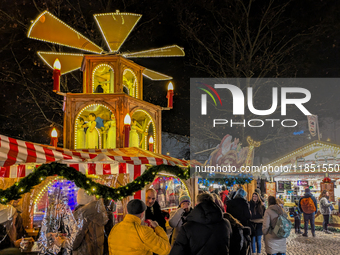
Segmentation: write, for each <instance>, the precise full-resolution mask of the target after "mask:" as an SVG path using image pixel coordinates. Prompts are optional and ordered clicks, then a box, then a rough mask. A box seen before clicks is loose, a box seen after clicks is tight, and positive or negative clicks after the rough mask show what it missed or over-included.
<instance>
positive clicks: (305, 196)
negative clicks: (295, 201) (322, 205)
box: [299, 192, 318, 212]
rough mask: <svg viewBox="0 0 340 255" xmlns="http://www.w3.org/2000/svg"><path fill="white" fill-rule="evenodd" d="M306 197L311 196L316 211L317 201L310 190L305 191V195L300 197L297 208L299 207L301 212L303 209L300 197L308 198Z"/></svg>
mask: <svg viewBox="0 0 340 255" xmlns="http://www.w3.org/2000/svg"><path fill="white" fill-rule="evenodd" d="M308 197H310V198H312V200H313V202H314V205H315V209H316V211H315V212H317V211H318V203H317V201H316V198H315V197H314V196H313V195H312V193H310V192H309V193H305V195H304V196H303V197H302V198H300V200H299V209H300V211H301V212H303V210H302V208H301V199H303V198H308Z"/></svg>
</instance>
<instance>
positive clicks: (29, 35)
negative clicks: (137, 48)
mask: <svg viewBox="0 0 340 255" xmlns="http://www.w3.org/2000/svg"><path fill="white" fill-rule="evenodd" d="M43 15H49V16H51V17H52V18H54V19H56V20H57V21H59V22H60V23H61V24H63V25H65V26H66V27H68V28H69V29H71V30H72V31H73V32H75V33H76V34H77V35H78V36H80V37H82V38H83V39H85V40H86V41H88V42H89V43H91V44H92V45H93V46H95V47H96V48H98V51H93V50H88V49H84V48H80V47H75V46H72V45H66V44H62V43H59V42H53V41H48V40H45V39H41V38H36V37H33V36H31V32H32V29H33V28H34V26H35V25H36V23H37V22H38V21H39V20H40V18H41V17H42V16H43ZM27 37H28V38H32V39H36V40H39V41H43V42H49V43H54V44H59V45H63V46H67V47H70V48H74V49H79V50H83V51H88V52H94V53H99V54H100V53H102V52H103V49H101V48H100V47H99V46H98V45H96V44H95V43H93V42H91V41H90V40H89V39H87V38H86V37H85V36H83V35H82V34H81V33H79V32H78V31H76V30H75V29H73V28H72V27H70V26H69V25H67V24H66V23H65V22H63V21H61V20H60V19H58V18H57V17H55V16H54V15H52V14H51V13H50V12H48V11H44V12H42V13H41V14H40V15H39V16H38V18H36V19H35V20H34V21H33V23H32V25H31V26H30V28H29V30H28V33H27ZM99 49H100V51H99Z"/></svg>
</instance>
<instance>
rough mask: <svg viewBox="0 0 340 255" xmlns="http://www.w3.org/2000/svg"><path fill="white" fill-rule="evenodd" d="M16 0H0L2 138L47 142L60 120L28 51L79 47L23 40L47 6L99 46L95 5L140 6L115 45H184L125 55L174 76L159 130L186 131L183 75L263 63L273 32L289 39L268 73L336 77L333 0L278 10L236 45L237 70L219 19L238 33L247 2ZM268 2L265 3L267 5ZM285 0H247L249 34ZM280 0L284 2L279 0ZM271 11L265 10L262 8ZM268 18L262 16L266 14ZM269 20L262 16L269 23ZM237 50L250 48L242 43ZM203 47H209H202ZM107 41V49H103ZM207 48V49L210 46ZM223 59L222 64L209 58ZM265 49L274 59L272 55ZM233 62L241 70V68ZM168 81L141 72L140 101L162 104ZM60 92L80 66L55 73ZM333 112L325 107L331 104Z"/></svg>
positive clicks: (253, 68) (249, 68)
mask: <svg viewBox="0 0 340 255" xmlns="http://www.w3.org/2000/svg"><path fill="white" fill-rule="evenodd" d="M184 2H187V1H170V0H168V1H156V0H148V1H143V0H132V1H110V0H106V1H104V0H102V1H80V0H79V1H74V0H68V1H64V0H51V1H39V0H36V1H32V0H27V1H18V0H2V1H1V3H0V37H1V40H0V54H1V62H0V84H1V88H2V93H1V95H0V98H1V103H0V106H1V107H0V109H1V110H0V133H1V134H3V135H7V136H10V137H14V138H18V139H23V140H27V141H33V142H37V143H48V140H49V133H50V130H51V127H52V126H56V127H57V128H59V129H61V128H62V123H63V112H62V103H61V99H62V98H61V97H60V96H57V95H55V94H54V93H53V92H52V79H51V77H52V72H51V70H50V69H49V68H48V67H47V66H46V65H45V64H44V63H43V62H42V60H40V59H39V57H38V56H37V54H36V52H37V51H38V50H40V51H61V52H79V51H77V50H73V49H70V48H66V47H60V46H54V45H52V44H48V43H44V42H40V41H36V40H32V39H28V38H27V37H26V34H27V29H28V28H29V26H30V21H31V20H34V19H35V18H36V16H37V15H38V14H39V13H40V12H42V11H44V10H48V11H50V12H51V13H52V14H54V15H55V16H57V17H59V18H60V19H61V20H62V21H64V22H66V23H67V24H68V25H70V26H71V27H73V28H74V29H76V30H77V31H79V32H80V33H82V34H83V35H84V36H86V37H87V38H89V39H90V40H92V41H93V42H95V43H96V44H97V45H100V46H102V47H104V48H105V43H104V41H103V40H102V37H101V34H100V31H99V29H98V27H97V25H96V24H95V21H94V19H93V14H95V13H104V12H115V11H116V10H120V11H121V12H132V13H139V14H142V15H143V16H142V19H141V20H140V21H139V23H138V25H137V26H136V27H135V29H134V30H133V31H132V33H131V34H130V36H129V37H128V39H127V40H126V42H125V43H124V45H123V47H122V48H121V52H125V51H139V50H146V49H151V48H154V47H161V46H167V45H172V44H177V45H179V46H181V47H184V49H185V52H186V56H185V57H183V58H164V59H160V58H159V59H157V58H155V59H154V58H152V59H151V58H150V59H133V61H135V62H137V63H138V64H140V65H142V66H145V67H147V68H150V69H152V70H155V71H159V72H161V73H164V74H167V75H170V76H172V77H174V79H173V82H174V84H175V96H174V109H173V110H171V111H163V114H162V118H163V123H162V129H163V131H166V132H171V133H177V134H182V135H190V129H189V126H190V125H189V115H190V112H189V109H190V103H189V96H190V91H189V84H190V77H235V76H236V75H237V74H239V75H240V76H239V77H248V75H249V73H252V75H253V77H256V76H258V75H261V70H263V69H265V68H267V67H266V66H265V65H264V62H265V61H263V60H262V57H263V56H264V54H265V52H266V50H265V49H266V48H268V49H271V50H275V49H273V48H271V47H272V45H273V44H274V43H275V41H279V40H287V38H293V37H294V36H296V35H299V36H297V39H296V40H292V41H291V42H290V46H294V47H291V49H290V50H289V51H288V52H287V53H285V55H284V56H283V57H282V59H280V63H276V62H275V61H274V64H273V65H274V66H275V67H274V66H272V68H271V69H268V72H266V74H265V76H267V77H338V76H339V64H340V63H339V62H340V61H339V43H338V41H339V40H340V37H339V31H340V20H339V17H340V15H339V13H338V10H340V9H339V8H337V7H338V5H339V3H338V1H320V0H317V1H306V0H303V1H297V0H296V1H290V3H289V4H287V6H286V7H285V8H284V11H283V12H282V14H280V17H279V19H278V20H279V22H278V23H277V25H276V26H275V27H274V28H269V27H270V26H268V27H265V28H264V31H265V30H266V29H267V30H269V29H272V30H271V33H269V34H270V36H271V38H272V41H270V40H267V41H266V42H265V43H264V44H263V45H261V49H260V50H259V51H258V52H257V53H256V55H255V56H254V57H253V58H252V61H250V62H247V61H245V59H243V58H242V57H241V55H242V54H241V53H242V51H241V50H240V52H238V53H236V54H234V56H236V58H235V60H234V62H236V66H237V68H238V69H237V70H238V72H235V71H233V70H231V69H230V68H228V66H227V65H224V63H223V59H230V57H231V56H232V54H231V52H230V51H231V49H232V41H231V40H230V39H229V37H228V36H227V34H226V33H227V32H226V29H224V28H225V27H227V26H234V28H235V29H236V30H237V29H239V32H240V34H241V35H242V34H243V33H244V27H243V24H244V23H243V22H244V20H245V16H244V15H242V8H241V7H242V6H241V4H240V3H241V2H243V3H244V4H245V5H247V4H248V1H236V0H230V1H207V0H198V1H195V2H193V3H184ZM271 2H272V8H270V9H266V8H267V7H268V5H269V4H270V3H271ZM282 2H283V1H252V7H251V10H250V12H249V16H248V19H249V20H250V25H251V26H250V31H251V33H250V36H251V37H252V38H253V37H254V36H256V33H255V32H254V33H253V31H256V28H257V27H258V26H259V24H260V17H261V15H263V13H264V12H265V11H266V10H267V11H268V10H269V13H270V14H271V15H274V14H275V12H278V11H279V10H280V8H281V7H282ZM284 2H287V3H288V1H284ZM269 17H271V16H269ZM267 21H268V20H267ZM269 23H270V22H269ZM244 47H245V48H244V49H245V50H246V51H247V50H249V49H248V48H247V47H248V46H247V45H245V46H244ZM207 48H208V50H207ZM105 49H106V48H105ZM211 52H213V54H211ZM216 56H220V57H221V58H220V59H222V61H221V62H222V63H223V64H222V65H221V63H220V64H217V62H216V61H214V58H216ZM269 57H272V58H273V59H274V60H275V54H273V56H269ZM240 70H241V71H240ZM166 85H167V82H162V81H155V82H152V81H150V80H147V79H144V100H146V101H149V102H151V103H154V104H157V105H160V106H164V107H165V106H166V103H167V99H166ZM61 90H62V91H63V92H81V90H82V74H81V72H80V71H76V72H73V73H72V74H67V75H66V77H64V78H63V79H62V89H61ZM329 114H330V115H332V113H329Z"/></svg>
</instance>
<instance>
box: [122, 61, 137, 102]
mask: <svg viewBox="0 0 340 255" xmlns="http://www.w3.org/2000/svg"><path fill="white" fill-rule="evenodd" d="M127 72H130V73H132V75H133V76H134V78H135V80H134V82H133V85H132V97H135V98H138V86H136V83H137V76H136V74H135V72H134V71H132V70H131V69H129V68H127V69H125V70H124V72H123V76H124V75H126V73H127ZM129 93H130V90H129Z"/></svg>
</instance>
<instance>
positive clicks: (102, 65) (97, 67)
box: [92, 64, 114, 93]
mask: <svg viewBox="0 0 340 255" xmlns="http://www.w3.org/2000/svg"><path fill="white" fill-rule="evenodd" d="M104 66H107V67H109V68H110V69H111V70H112V71H113V70H114V68H113V67H112V66H111V65H109V64H99V65H97V66H96V67H95V68H94V69H93V72H92V93H94V91H95V89H94V85H95V84H94V78H95V77H94V76H95V74H96V71H97V70H98V69H99V68H101V67H104Z"/></svg>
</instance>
